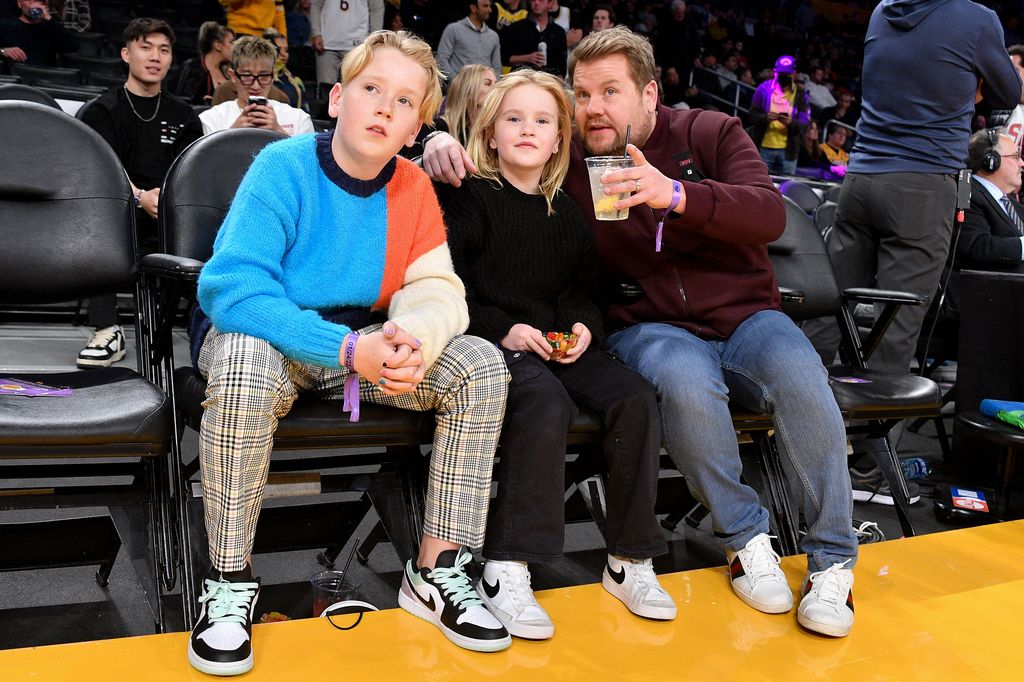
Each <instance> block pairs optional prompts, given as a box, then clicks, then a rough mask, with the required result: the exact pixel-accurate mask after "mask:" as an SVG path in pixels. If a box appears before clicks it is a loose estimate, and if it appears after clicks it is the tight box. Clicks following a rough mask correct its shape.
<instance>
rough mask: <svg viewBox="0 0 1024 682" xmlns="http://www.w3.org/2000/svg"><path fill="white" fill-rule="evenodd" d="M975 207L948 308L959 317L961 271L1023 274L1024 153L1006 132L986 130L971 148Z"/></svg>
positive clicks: (959, 244) (959, 250) (959, 248)
mask: <svg viewBox="0 0 1024 682" xmlns="http://www.w3.org/2000/svg"><path fill="white" fill-rule="evenodd" d="M967 165H968V167H969V168H970V169H971V171H973V173H974V176H973V177H972V178H971V205H970V208H968V209H967V212H966V213H965V214H964V223H963V225H962V226H961V227H960V238H959V239H958V240H957V241H956V252H955V256H954V261H953V272H952V274H951V275H950V278H949V285H948V288H947V292H948V293H947V294H946V299H947V301H946V302H947V305H948V306H949V309H950V312H951V313H953V314H955V315H958V314H959V310H960V306H959V298H960V297H959V293H960V286H959V284H960V281H959V280H960V277H959V275H960V270H961V269H969V270H997V271H1002V272H1020V273H1024V206H1022V205H1021V203H1020V202H1019V201H1017V200H1016V199H1014V198H1013V196H1014V195H1016V194H1017V193H1018V192H1020V188H1021V170H1022V169H1024V161H1021V158H1020V151H1019V150H1018V149H1017V147H1016V145H1015V144H1014V141H1013V137H1012V136H1010V135H1009V134H1007V132H1006V131H1005V129H996V128H987V129H985V130H979V131H978V132H976V133H974V134H973V135H971V140H970V143H969V144H968V147H967Z"/></svg>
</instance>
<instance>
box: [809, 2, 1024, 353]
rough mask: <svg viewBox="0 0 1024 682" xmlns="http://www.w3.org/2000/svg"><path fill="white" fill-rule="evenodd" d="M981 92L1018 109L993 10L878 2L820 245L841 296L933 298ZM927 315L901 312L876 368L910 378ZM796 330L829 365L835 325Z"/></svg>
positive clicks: (1017, 89) (911, 309)
mask: <svg viewBox="0 0 1024 682" xmlns="http://www.w3.org/2000/svg"><path fill="white" fill-rule="evenodd" d="M979 83H980V84H981V96H982V97H983V98H984V99H986V100H988V102H989V103H990V104H991V105H992V106H993V107H994V108H1005V107H1013V106H1014V105H1015V104H1016V103H1017V102H1018V101H1019V100H1020V98H1021V79H1020V78H1019V77H1018V75H1017V72H1016V70H1015V69H1014V66H1013V64H1012V63H1011V61H1010V58H1009V56H1008V54H1007V52H1006V48H1005V47H1004V42H1003V29H1002V27H1001V26H1000V24H999V19H998V18H997V17H996V14H995V13H994V12H993V11H992V10H990V9H987V8H985V7H982V6H981V5H979V4H976V3H974V2H970V1H969V0H883V1H882V2H881V4H879V5H878V6H877V7H876V8H875V10H874V12H872V14H871V21H870V22H869V23H868V30H867V35H866V37H865V42H864V69H863V84H864V92H863V108H862V112H861V117H860V120H859V121H858V123H857V141H856V143H855V144H854V147H853V152H852V153H851V156H850V164H849V166H848V169H847V174H846V178H845V180H844V182H843V188H842V191H841V192H840V195H839V208H838V211H837V215H836V227H835V230H834V231H833V233H832V237H831V239H830V241H829V253H830V255H831V256H832V263H833V266H834V268H835V273H836V278H837V280H838V283H839V286H840V288H847V287H856V286H876V287H878V288H880V289H890V290H901V291H910V292H913V293H916V294H919V295H922V296H927V297H930V296H932V295H933V294H934V293H935V291H936V289H937V288H938V285H939V278H940V276H941V273H942V267H943V264H944V263H945V261H946V255H947V253H948V251H949V243H950V237H951V235H952V233H953V217H954V213H955V211H956V185H957V183H956V177H955V174H956V172H957V171H958V170H960V169H961V168H963V167H964V165H965V163H966V159H967V141H968V139H969V137H970V133H971V126H970V121H971V116H972V114H973V112H974V99H975V93H976V92H978V86H979ZM926 308H927V306H905V307H904V308H903V309H902V310H900V312H899V314H898V315H897V316H896V319H895V320H894V321H893V323H892V326H891V327H890V328H889V330H888V332H887V333H886V335H885V337H884V338H883V340H882V343H881V345H879V347H878V349H877V351H876V352H875V354H874V355H873V356H872V363H871V366H872V367H873V368H875V369H880V370H885V371H892V372H900V373H905V372H907V371H908V370H909V368H910V361H911V359H912V358H913V356H914V349H915V346H916V344H917V337H918V335H919V334H920V331H921V324H922V321H923V320H924V314H925V310H926ZM805 331H806V332H807V334H808V336H810V337H811V340H812V341H813V342H814V345H815V348H817V350H818V352H819V353H821V355H822V358H823V359H824V360H825V362H826V364H827V363H829V362H831V361H832V359H833V358H834V356H835V352H836V348H837V347H838V345H839V330H838V328H837V327H836V325H835V323H834V321H832V320H831V319H830V320H827V321H826V320H816V321H814V323H808V324H807V325H806V326H805Z"/></svg>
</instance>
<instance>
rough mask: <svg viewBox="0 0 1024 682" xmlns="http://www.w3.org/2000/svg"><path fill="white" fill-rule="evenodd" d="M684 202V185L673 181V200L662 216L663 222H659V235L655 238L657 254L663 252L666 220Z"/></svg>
mask: <svg viewBox="0 0 1024 682" xmlns="http://www.w3.org/2000/svg"><path fill="white" fill-rule="evenodd" d="M682 200H683V183H681V182H679V181H678V180H673V181H672V200H671V201H670V202H669V204H668V208H666V209H665V212H664V213H662V214H661V220H659V221H658V234H657V235H655V237H654V251H655V253H660V252H661V234H662V231H663V230H664V229H665V218H667V217H668V214H669V213H671V212H672V211H673V210H674V209H675V207H676V206H678V205H679V202H680V201H682Z"/></svg>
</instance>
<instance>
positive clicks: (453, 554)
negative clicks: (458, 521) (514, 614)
mask: <svg viewBox="0 0 1024 682" xmlns="http://www.w3.org/2000/svg"><path fill="white" fill-rule="evenodd" d="M472 560H473V555H472V554H470V553H469V551H468V550H466V549H465V548H464V547H460V548H459V549H458V550H454V549H449V550H446V551H444V552H441V553H440V554H439V555H438V557H437V563H436V565H435V566H434V569H433V570H430V569H427V568H419V569H417V568H414V567H413V562H412V561H409V562H408V563H406V565H405V576H404V577H403V578H402V589H401V590H399V591H398V605H399V606H401V607H402V608H403V609H405V610H406V611H408V612H409V613H411V614H412V615H414V616H416V617H417V618H422V619H423V620H425V621H427V622H428V623H433V624H434V625H436V626H437V628H438V629H439V630H440V631H441V633H442V634H443V635H444V636H445V637H447V638H448V639H449V640H450V641H451V642H452V643H453V644H455V645H457V646H460V647H462V648H463V649H470V650H472V651H484V652H492V651H502V650H503V649H507V648H508V647H509V646H511V644H512V637H511V636H510V635H509V634H508V630H506V629H505V628H504V627H503V626H502V624H501V623H499V622H498V620H497V619H496V618H495V617H494V616H493V615H491V612H490V611H488V610H487V608H486V607H485V606H484V603H483V602H482V601H481V600H480V597H479V596H477V593H476V590H475V589H473V583H472V582H471V581H470V579H469V576H468V575H466V565H467V564H468V563H469V562H470V561H472Z"/></svg>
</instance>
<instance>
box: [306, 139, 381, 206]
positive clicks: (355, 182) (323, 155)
mask: <svg viewBox="0 0 1024 682" xmlns="http://www.w3.org/2000/svg"><path fill="white" fill-rule="evenodd" d="M333 136H334V132H333V131H326V132H323V133H317V134H316V158H317V161H318V162H319V163H320V168H321V170H323V172H324V174H326V175H327V177H328V178H329V179H330V181H331V182H333V183H334V184H335V185H337V186H338V187H340V188H341V189H343V190H345V191H346V192H348V193H349V194H353V195H355V196H357V197H363V198H366V197H368V196H371V195H373V194H375V193H376V192H378V191H380V190H381V189H383V187H384V186H385V185H386V184H388V182H390V180H391V178H392V177H393V176H394V175H395V168H397V167H398V158H397V157H395V158H393V159H391V160H390V161H388V162H387V163H386V164H385V165H384V168H383V169H382V170H381V172H380V173H379V174H378V175H377V177H375V178H371V179H370V180H359V179H357V178H353V177H352V176H351V175H349V174H348V173H346V172H345V171H344V170H342V168H341V166H339V165H338V162H337V161H335V160H334V152H333V151H332V150H331V138H332V137H333Z"/></svg>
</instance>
